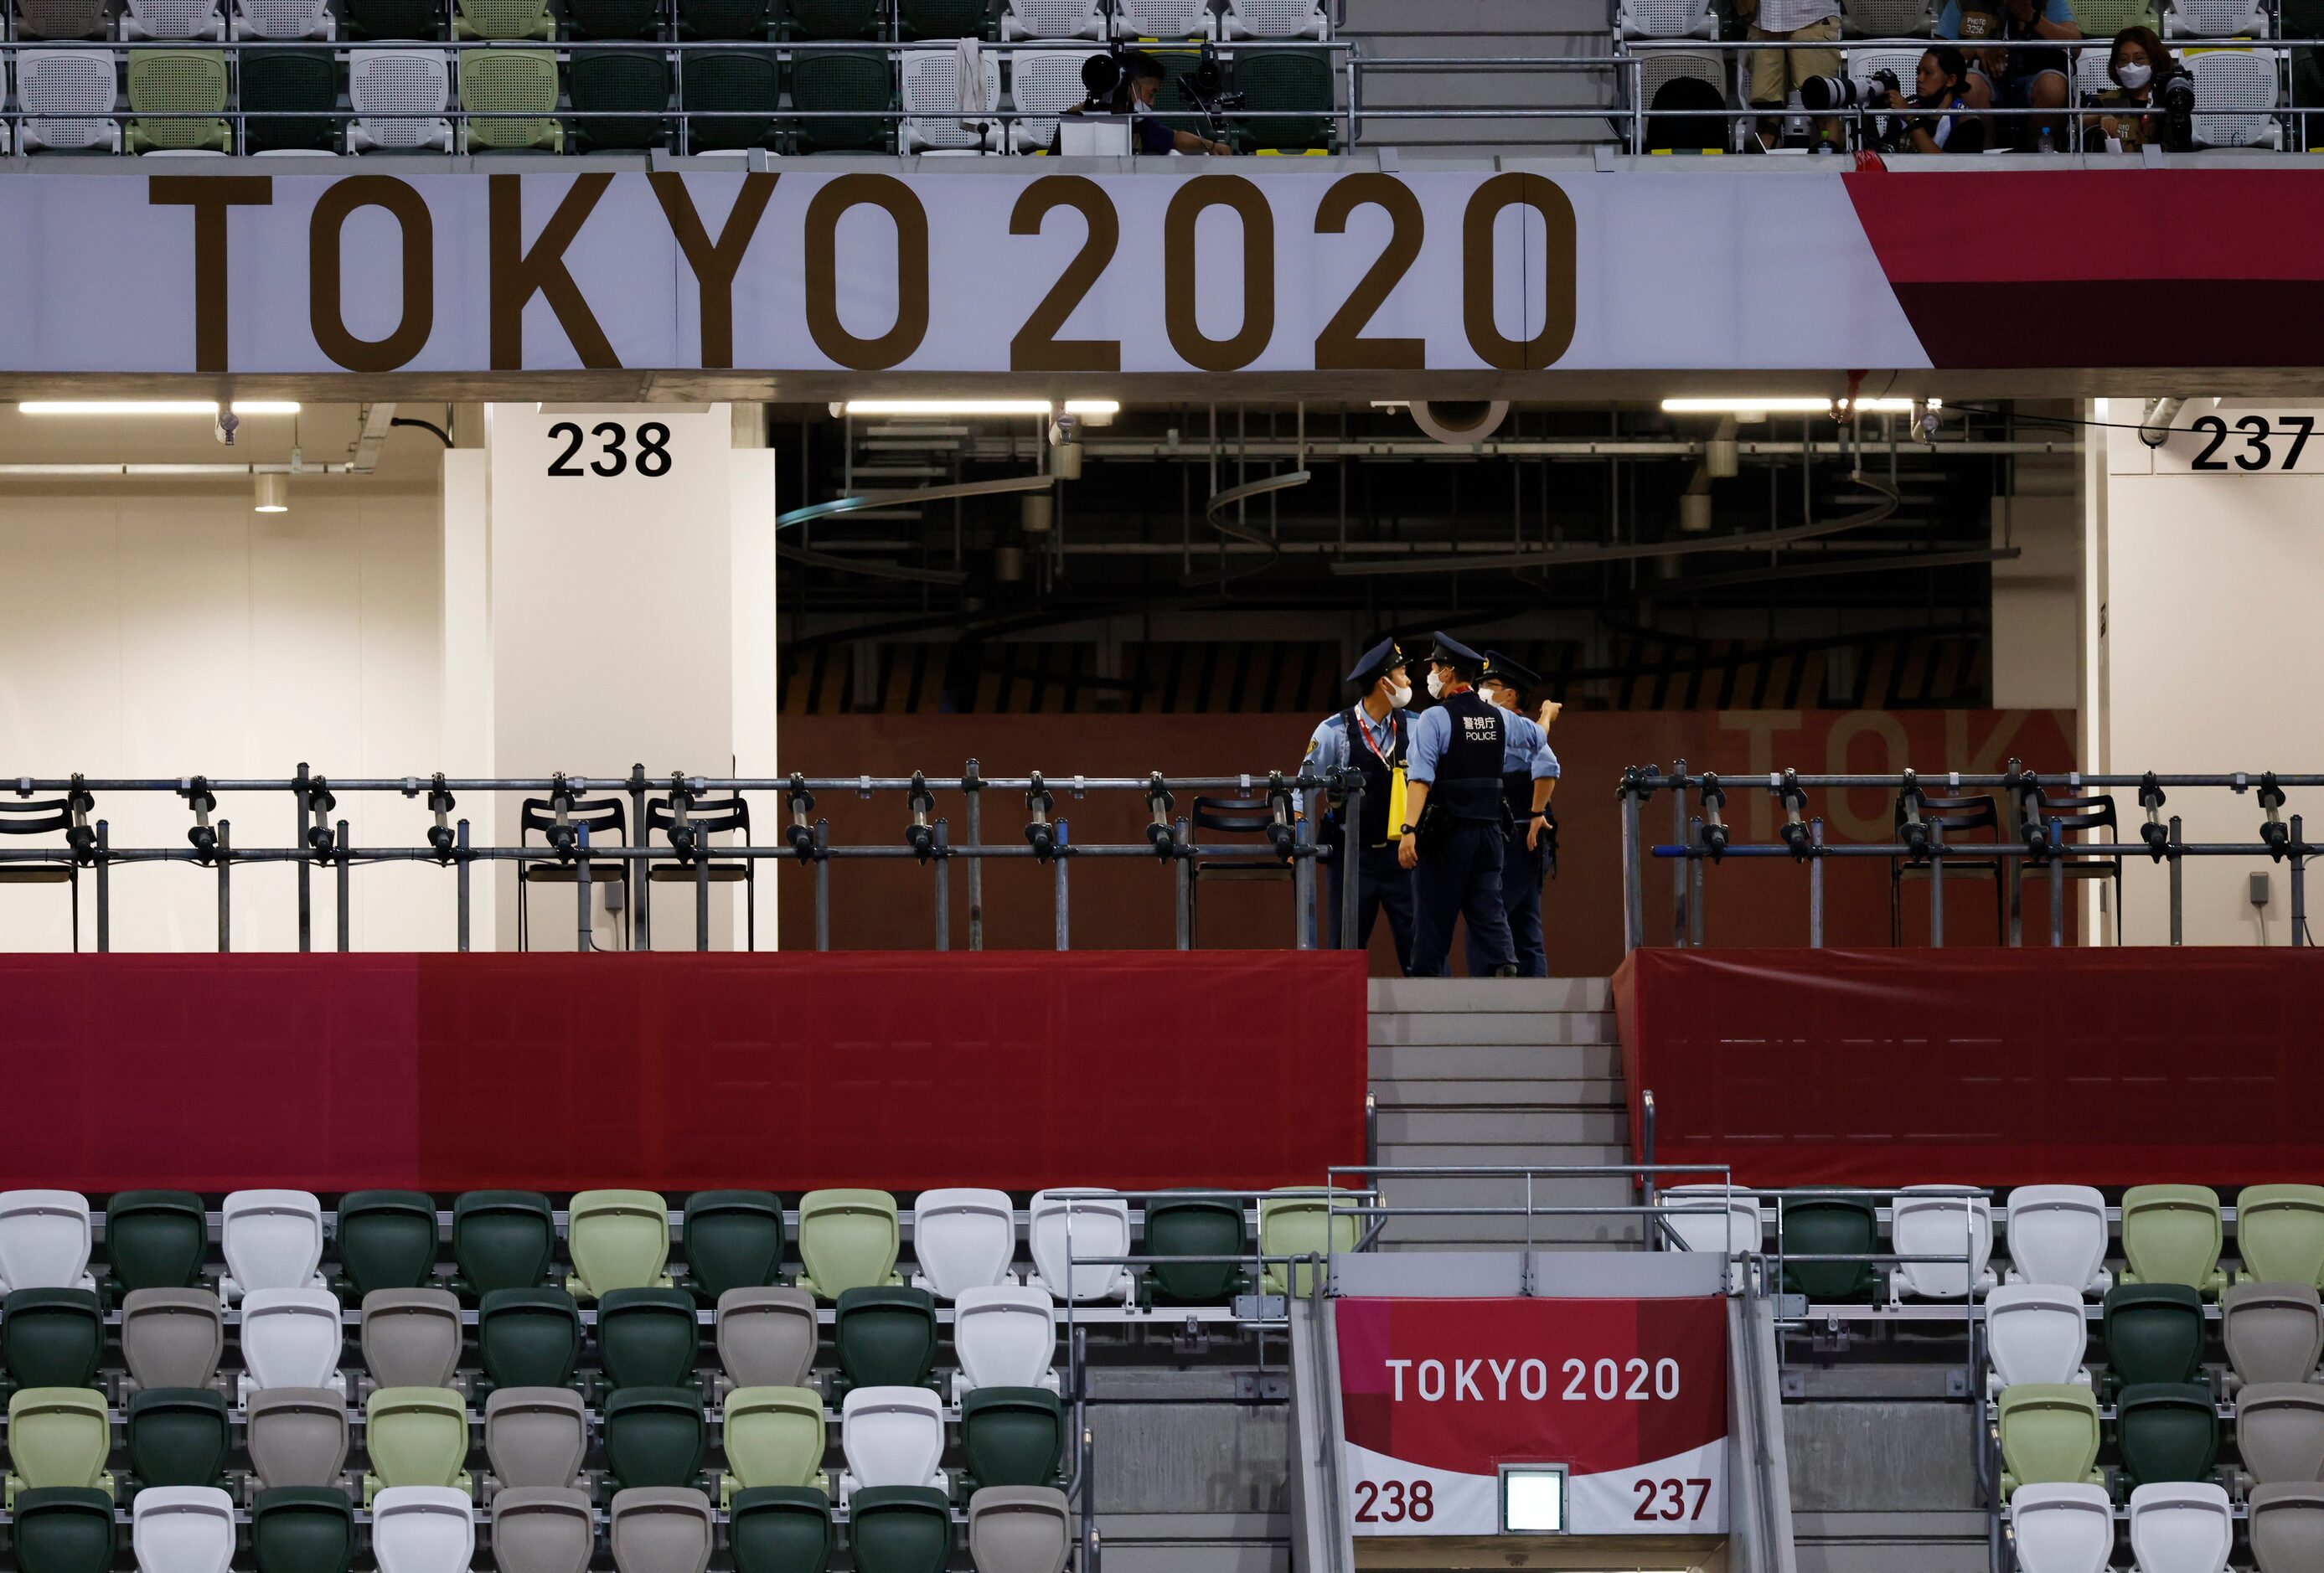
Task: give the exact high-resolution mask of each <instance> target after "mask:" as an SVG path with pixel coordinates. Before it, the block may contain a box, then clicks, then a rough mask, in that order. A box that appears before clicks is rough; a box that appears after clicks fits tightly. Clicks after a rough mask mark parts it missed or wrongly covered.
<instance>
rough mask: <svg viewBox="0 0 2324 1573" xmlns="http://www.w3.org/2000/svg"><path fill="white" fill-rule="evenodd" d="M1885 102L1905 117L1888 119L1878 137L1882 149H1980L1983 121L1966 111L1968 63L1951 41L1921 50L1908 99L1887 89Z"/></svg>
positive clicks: (1900, 150)
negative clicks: (1911, 93)
mask: <svg viewBox="0 0 2324 1573" xmlns="http://www.w3.org/2000/svg"><path fill="white" fill-rule="evenodd" d="M1892 80H1893V78H1892ZM1887 106H1888V107H1889V108H1890V109H1892V110H1894V111H1895V112H1896V113H1897V114H1898V115H1901V116H1903V117H1904V118H1902V119H1898V120H1893V121H1891V122H1890V123H1889V129H1888V134H1887V135H1886V137H1884V138H1883V139H1882V145H1881V151H1882V152H1895V153H1901V152H1916V153H1981V152H1984V151H1985V122H1983V121H1982V120H1979V119H1978V117H1977V116H1976V115H1975V114H1974V113H1972V112H1971V111H1970V109H1969V61H1968V60H1967V59H1966V58H1964V57H1963V55H1962V54H1961V52H1960V51H1959V50H1957V49H1955V48H1953V46H1952V45H1950V44H1938V45H1937V46H1935V47H1934V48H1933V49H1931V50H1928V51H1925V52H1924V53H1923V55H1922V56H1921V64H1920V69H1918V70H1917V71H1915V72H1914V77H1913V97H1910V98H1907V97H1904V94H1903V93H1901V92H1899V91H1897V89H1896V88H1895V87H1890V88H1889V90H1888V99H1887Z"/></svg>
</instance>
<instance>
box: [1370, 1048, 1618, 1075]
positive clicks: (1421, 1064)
mask: <svg viewBox="0 0 2324 1573" xmlns="http://www.w3.org/2000/svg"><path fill="white" fill-rule="evenodd" d="M1369 1058H1370V1062H1371V1074H1372V1080H1373V1081H1395V1080H1401V1081H1619V1080H1620V1079H1621V1075H1622V1051H1621V1050H1620V1049H1619V1048H1618V1047H1616V1046H1615V1045H1614V1044H1384V1043H1381V1042H1379V1041H1378V1040H1377V1039H1375V1040H1374V1041H1373V1044H1372V1048H1371V1054H1370V1056H1369Z"/></svg>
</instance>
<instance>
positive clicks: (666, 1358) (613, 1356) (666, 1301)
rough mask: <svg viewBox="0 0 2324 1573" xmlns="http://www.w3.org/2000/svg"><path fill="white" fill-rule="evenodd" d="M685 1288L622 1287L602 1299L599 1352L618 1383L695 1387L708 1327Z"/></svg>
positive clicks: (609, 1377)
mask: <svg viewBox="0 0 2324 1573" xmlns="http://www.w3.org/2000/svg"><path fill="white" fill-rule="evenodd" d="M695 1317H696V1309H695V1304H694V1297H693V1296H692V1295H690V1294H688V1293H687V1292H686V1291H685V1290H683V1289H616V1290H613V1292H610V1293H608V1294H607V1295H606V1296H605V1297H604V1299H603V1300H601V1301H599V1302H597V1353H598V1356H599V1357H600V1358H601V1359H602V1360H603V1361H604V1367H605V1381H606V1383H607V1384H609V1385H611V1386H614V1387H689V1386H692V1385H693V1384H694V1362H695V1357H696V1356H697V1355H698V1354H700V1353H701V1350H702V1327H701V1324H700V1323H699V1322H697V1321H696V1320H695Z"/></svg>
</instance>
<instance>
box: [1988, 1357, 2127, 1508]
mask: <svg viewBox="0 0 2324 1573" xmlns="http://www.w3.org/2000/svg"><path fill="white" fill-rule="evenodd" d="M2000 1410H2001V1415H2000V1427H2001V1466H2002V1476H2001V1495H2002V1496H2003V1497H2004V1499H2006V1498H2007V1497H2008V1496H2009V1495H2010V1494H2011V1493H2012V1492H2014V1491H2015V1490H2016V1489H2017V1488H2018V1487H2019V1486H2050V1485H2070V1484H2076V1483H2080V1482H2087V1483H2089V1484H2090V1485H2092V1486H2103V1485H2105V1484H2106V1477H2105V1476H2102V1475H2100V1474H2099V1473H2098V1395H2097V1394H2094V1393H2092V1392H2091V1391H2090V1390H2089V1388H2087V1387H2082V1386H2079V1385H2076V1384H2072V1383H2064V1384H2054V1385H2053V1384H2049V1383H2045V1382H2025V1383H2020V1384H2017V1385H2016V1386H2015V1387H2005V1388H2003V1389H2002V1390H2001V1399H2000Z"/></svg>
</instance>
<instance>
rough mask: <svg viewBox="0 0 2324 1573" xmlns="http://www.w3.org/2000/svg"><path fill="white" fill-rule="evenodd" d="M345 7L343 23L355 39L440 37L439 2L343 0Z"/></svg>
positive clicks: (441, 1) (441, 22)
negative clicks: (345, 14) (353, 34)
mask: <svg viewBox="0 0 2324 1573" xmlns="http://www.w3.org/2000/svg"><path fill="white" fill-rule="evenodd" d="M346 5H347V21H348V23H350V25H351V29H352V31H353V32H354V33H355V36H356V37H358V38H382V39H386V38H410V39H438V38H442V37H443V36H444V9H445V8H444V3H443V0H346Z"/></svg>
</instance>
